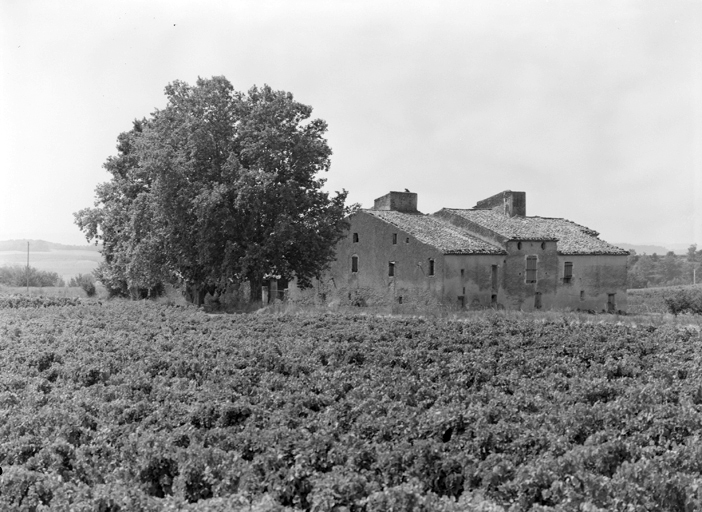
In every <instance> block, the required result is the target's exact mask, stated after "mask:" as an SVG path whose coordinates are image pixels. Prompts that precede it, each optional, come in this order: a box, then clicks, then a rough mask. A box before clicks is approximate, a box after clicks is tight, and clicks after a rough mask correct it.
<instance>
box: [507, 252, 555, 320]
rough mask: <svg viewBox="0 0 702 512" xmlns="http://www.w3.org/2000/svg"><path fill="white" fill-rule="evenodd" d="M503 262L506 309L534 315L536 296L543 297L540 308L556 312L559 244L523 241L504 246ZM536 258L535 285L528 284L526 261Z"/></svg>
mask: <svg viewBox="0 0 702 512" xmlns="http://www.w3.org/2000/svg"><path fill="white" fill-rule="evenodd" d="M504 247H505V249H506V250H507V256H506V257H505V258H504V264H503V268H504V273H503V275H504V279H503V287H504V306H505V308H507V309H520V310H522V311H533V310H534V309H537V308H536V294H537V293H540V294H541V308H540V309H553V308H557V307H558V304H557V301H556V291H557V285H558V281H557V280H558V253H557V252H556V248H557V246H556V242H553V241H547V242H541V241H529V240H526V241H522V242H513V241H512V242H507V243H506V244H505V246H504ZM527 256H536V258H537V265H536V268H537V273H536V283H527V282H526V258H527Z"/></svg>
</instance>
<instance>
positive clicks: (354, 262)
mask: <svg viewBox="0 0 702 512" xmlns="http://www.w3.org/2000/svg"><path fill="white" fill-rule="evenodd" d="M351 272H358V256H356V255H354V256H351Z"/></svg>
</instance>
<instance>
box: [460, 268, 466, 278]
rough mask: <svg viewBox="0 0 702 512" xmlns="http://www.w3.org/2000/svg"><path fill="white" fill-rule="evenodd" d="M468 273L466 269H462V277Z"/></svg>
mask: <svg viewBox="0 0 702 512" xmlns="http://www.w3.org/2000/svg"><path fill="white" fill-rule="evenodd" d="M465 275H466V269H464V268H462V269H461V279H463V278H464V277H465Z"/></svg>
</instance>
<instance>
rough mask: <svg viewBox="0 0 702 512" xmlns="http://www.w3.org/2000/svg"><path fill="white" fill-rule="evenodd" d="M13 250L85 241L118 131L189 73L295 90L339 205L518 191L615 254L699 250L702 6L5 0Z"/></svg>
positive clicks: (2, 120) (2, 41) (426, 203)
mask: <svg viewBox="0 0 702 512" xmlns="http://www.w3.org/2000/svg"><path fill="white" fill-rule="evenodd" d="M0 72H1V75H0V240H5V239H11V238H41V239H46V240H50V241H54V242H63V243H85V239H84V238H83V236H82V234H81V233H80V232H79V231H78V229H77V228H76V227H75V226H74V224H73V215H72V214H73V212H75V211H78V210H79V209H81V208H84V207H88V206H92V205H93V200H94V189H95V186H96V185H97V184H98V183H101V182H104V181H107V180H108V179H109V175H108V174H107V173H106V172H105V171H104V170H103V168H102V164H103V163H104V162H105V160H106V159H107V157H108V156H110V155H114V154H116V149H115V144H116V138H117V135H118V134H119V133H120V132H123V131H127V130H129V129H130V127H131V122H132V120H133V119H135V118H142V117H146V116H148V115H149V114H151V113H152V112H153V111H154V110H155V109H157V108H163V107H164V106H165V96H164V93H163V90H164V87H165V86H166V85H167V84H168V83H170V82H172V81H173V80H176V79H177V80H183V81H186V82H188V83H190V84H194V82H195V81H196V79H197V77H198V76H201V77H208V78H209V77H211V76H215V75H224V76H226V77H227V78H228V79H229V80H230V81H231V82H232V84H233V85H234V87H235V88H236V89H237V90H247V89H248V88H249V87H251V86H252V85H254V84H256V85H263V84H269V85H271V86H272V87H273V88H275V89H282V90H286V91H290V92H292V93H293V94H294V96H295V99H297V100H298V101H301V102H303V103H306V104H309V105H311V106H312V107H313V108H314V112H313V116H314V117H319V118H322V119H324V120H326V121H327V122H328V124H329V132H328V140H329V144H330V146H331V148H332V150H333V152H334V154H333V156H332V166H331V170H330V171H329V172H328V173H327V174H326V178H327V179H328V189H329V190H332V191H333V190H340V189H342V188H345V189H347V190H348V191H349V192H350V194H349V199H350V200H351V202H359V203H361V204H362V205H363V206H364V207H370V206H372V204H373V199H374V198H376V197H379V196H381V195H383V194H385V193H386V192H388V191H389V190H403V189H405V188H408V189H410V190H411V191H413V192H417V193H418V194H419V208H420V210H422V211H423V212H425V213H432V212H435V211H437V210H439V209H441V208H442V207H445V206H446V207H453V208H460V207H464V208H470V207H473V206H474V205H475V203H476V202H477V201H478V200H480V199H483V198H485V197H488V196H490V195H493V194H495V193H497V192H500V191H502V190H506V189H511V190H522V191H525V192H526V193H527V214H528V215H541V216H547V217H565V218H568V219H570V220H573V221H575V222H577V223H580V224H584V225H586V226H588V227H591V228H593V229H595V230H597V231H599V232H600V233H601V237H602V238H603V239H605V240H607V241H610V242H630V243H661V244H672V243H686V244H687V243H692V242H697V243H698V244H700V245H701V246H702V2H700V1H696V0H695V1H680V0H672V1H671V0H666V1H662V0H661V1H656V2H645V1H632V2H627V1H614V2H612V1H593V0H587V1H545V0H527V1H524V0H520V1H516V0H515V1H508V2H501V1H495V0H474V1H466V0H464V1H456V2H449V1H446V2H442V1H438V0H433V1H427V2H418V1H402V2H390V1H383V0H370V1H358V0H353V1H352V0H349V1H330V0H323V1H322V0H320V1H312V0H310V1H290V0H286V1H266V0H256V1H251V2H248V1H202V0H200V1H197V2H182V1H180V2H179V1H172V0H171V1H168V2H166V1H164V2H158V1H149V2H137V1H132V2H128V1H118V0H112V1H110V2H94V1H85V2H83V1H74V0H67V1H61V2H56V1H49V0H47V1H43V0H0Z"/></svg>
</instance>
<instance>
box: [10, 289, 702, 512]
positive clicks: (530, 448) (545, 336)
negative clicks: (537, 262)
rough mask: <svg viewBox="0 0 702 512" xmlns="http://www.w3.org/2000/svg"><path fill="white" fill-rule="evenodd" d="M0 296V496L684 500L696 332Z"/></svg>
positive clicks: (567, 506)
mask: <svg viewBox="0 0 702 512" xmlns="http://www.w3.org/2000/svg"><path fill="white" fill-rule="evenodd" d="M8 301H9V299H8V300H6V301H5V302H4V303H0V361H1V362H2V372H1V373H0V467H2V470H3V473H2V476H1V477H0V509H2V510H10V511H11V510H58V511H63V510H65V511H68V510H81V511H82V510H86V511H88V510H98V511H103V512H117V511H134V510H136V511H138V510H145V511H161V510H173V511H175V510H193V511H205V510H214V511H225V510H239V511H249V510H252V511H254V510H255V511H283V510H311V511H315V512H321V511H337V512H342V511H345V512H351V511H366V512H384V511H387V512H390V511H400V510H401V511H426V512H430V511H438V512H441V511H446V512H449V511H470V510H474V511H484V512H496V511H527V510H534V511H547V510H554V511H555V510H582V511H590V512H595V511H605V510H607V511H610V510H615V511H634V510H636V511H638V510H670V511H693V510H702V439H700V436H701V434H702V339H701V337H700V332H699V329H697V328H693V327H684V326H679V325H673V324H668V323H664V322H663V323H661V324H660V325H635V324H633V323H631V322H630V323H626V322H616V323H615V322H609V323H608V322H603V321H592V322H587V321H582V320H579V319H577V318H576V317H574V316H573V317H570V316H568V315H561V316H560V317H558V316H553V317H550V318H540V317H535V316H528V315H522V316H517V315H514V316H512V317H510V316H506V315H500V314H498V313H496V312H487V313H484V314H481V315H475V316H471V317H468V318H463V319H455V318H454V319H441V318H436V319H430V318H414V317H391V316H377V315H376V316H373V315H362V314H352V313H320V312H315V313H311V312H308V313H298V314H287V315H286V314H277V315H273V314H269V315H265V314H263V315H208V314H205V313H203V312H202V311H201V310H197V309H195V308H192V307H169V306H166V305H159V304H153V303H149V302H146V303H145V302H143V301H142V302H138V303H130V302H121V301H114V302H112V301H108V302H104V303H98V302H97V301H86V300H79V299H70V300H69V299H58V298H56V299H53V300H50V301H44V302H42V303H39V302H38V301H32V300H30V299H27V300H26V301H24V302H12V304H11V305H8V304H10V303H9V302H8ZM35 306H37V307H35Z"/></svg>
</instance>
